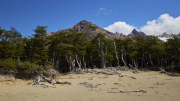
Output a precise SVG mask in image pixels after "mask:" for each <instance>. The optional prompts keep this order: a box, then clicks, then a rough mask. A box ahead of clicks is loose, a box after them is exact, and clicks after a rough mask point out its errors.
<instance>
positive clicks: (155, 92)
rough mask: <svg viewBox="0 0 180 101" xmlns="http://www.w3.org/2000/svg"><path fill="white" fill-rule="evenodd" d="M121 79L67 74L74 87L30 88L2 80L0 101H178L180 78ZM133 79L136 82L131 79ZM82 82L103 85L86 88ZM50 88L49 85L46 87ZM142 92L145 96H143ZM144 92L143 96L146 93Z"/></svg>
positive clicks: (63, 78)
mask: <svg viewBox="0 0 180 101" xmlns="http://www.w3.org/2000/svg"><path fill="white" fill-rule="evenodd" d="M119 73H121V75H122V77H119V76H118V75H108V76H107V75H104V74H99V75H98V74H92V73H86V74H67V75H62V76H60V77H59V78H58V80H59V81H68V82H71V83H72V84H70V85H68V84H56V85H55V86H53V85H51V84H48V85H49V86H50V87H49V88H43V86H41V85H34V86H33V85H27V83H29V82H31V80H25V81H24V80H22V79H16V81H15V82H12V81H11V80H9V79H8V78H6V79H3V78H4V77H0V101H179V99H180V95H179V93H180V76H178V75H177V76H168V75H165V74H159V72H155V71H148V72H144V71H141V72H140V73H138V74H133V73H132V72H131V71H119ZM131 77H134V78H135V79H133V78H131ZM83 82H89V83H92V84H101V85H98V86H97V87H96V88H91V87H89V88H88V87H85V86H84V85H83V84H80V83H83ZM46 84H47V83H46ZM141 91H142V92H141ZM143 91H144V92H143Z"/></svg>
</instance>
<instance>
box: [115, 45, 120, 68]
mask: <svg viewBox="0 0 180 101" xmlns="http://www.w3.org/2000/svg"><path fill="white" fill-rule="evenodd" d="M114 47H115V52H116V59H117V65H118V66H119V58H118V56H117V51H116V44H115V41H114Z"/></svg>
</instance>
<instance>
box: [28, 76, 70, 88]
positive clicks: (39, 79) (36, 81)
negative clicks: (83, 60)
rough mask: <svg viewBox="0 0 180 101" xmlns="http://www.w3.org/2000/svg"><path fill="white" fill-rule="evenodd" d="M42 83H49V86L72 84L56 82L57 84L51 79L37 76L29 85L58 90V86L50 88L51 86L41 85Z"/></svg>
mask: <svg viewBox="0 0 180 101" xmlns="http://www.w3.org/2000/svg"><path fill="white" fill-rule="evenodd" d="M41 82H48V83H49V84H52V85H55V84H71V82H68V81H64V82H61V81H56V82H53V81H52V80H51V79H49V78H47V77H45V76H37V77H34V79H33V82H31V83H28V85H29V84H32V85H43V88H49V87H52V88H56V86H49V85H46V84H41Z"/></svg>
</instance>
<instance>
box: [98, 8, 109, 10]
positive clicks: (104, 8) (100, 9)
mask: <svg viewBox="0 0 180 101" xmlns="http://www.w3.org/2000/svg"><path fill="white" fill-rule="evenodd" d="M99 10H100V11H103V10H107V9H106V8H99Z"/></svg>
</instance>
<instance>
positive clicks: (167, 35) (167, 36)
mask: <svg viewBox="0 0 180 101" xmlns="http://www.w3.org/2000/svg"><path fill="white" fill-rule="evenodd" d="M159 37H166V38H169V37H171V35H169V34H167V33H166V32H164V33H163V34H162V35H159Z"/></svg>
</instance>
